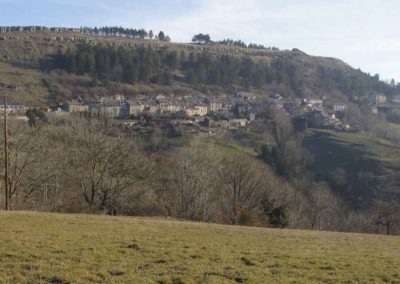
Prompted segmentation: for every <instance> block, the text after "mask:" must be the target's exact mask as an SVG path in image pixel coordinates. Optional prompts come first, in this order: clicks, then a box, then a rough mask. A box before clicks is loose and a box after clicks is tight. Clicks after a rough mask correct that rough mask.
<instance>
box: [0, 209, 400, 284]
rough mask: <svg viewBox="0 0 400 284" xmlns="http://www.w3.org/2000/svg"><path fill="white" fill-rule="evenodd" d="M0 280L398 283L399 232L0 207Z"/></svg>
mask: <svg viewBox="0 0 400 284" xmlns="http://www.w3.org/2000/svg"><path fill="white" fill-rule="evenodd" d="M0 240H1V241H0V279H1V282H2V283H15V282H20V283H133V282H134V283H266V282H275V283H322V282H323V283H338V282H341V283H384V282H386V283H398V282H399V281H400V275H399V272H398V267H399V266H400V258H399V257H398V256H399V254H400V242H399V238H398V237H385V236H375V235H358V234H342V233H327V232H311V231H296V230H274V229H263V228H250V227H232V226H222V225H213V224H206V223H192V222H180V221H176V220H168V219H161V218H129V217H106V216H87V215H62V214H47V213H33V212H30V213H27V212H12V213H6V212H0Z"/></svg>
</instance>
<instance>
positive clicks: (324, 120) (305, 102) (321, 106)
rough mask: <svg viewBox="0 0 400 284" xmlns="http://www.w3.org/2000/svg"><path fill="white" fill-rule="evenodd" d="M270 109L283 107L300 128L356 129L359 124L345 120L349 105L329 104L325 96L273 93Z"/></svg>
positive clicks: (340, 103)
mask: <svg viewBox="0 0 400 284" xmlns="http://www.w3.org/2000/svg"><path fill="white" fill-rule="evenodd" d="M269 106H270V109H272V110H274V109H282V110H285V111H286V112H287V114H288V115H289V116H290V117H291V118H292V119H293V120H294V124H295V127H296V128H297V129H298V130H305V129H306V128H307V127H314V128H334V129H337V130H345V131H349V130H353V131H354V130H356V129H358V126H356V125H347V124H345V123H344V122H343V118H344V113H345V111H346V109H347V105H346V104H345V103H342V102H334V103H330V104H327V103H326V101H325V98H323V97H322V98H295V99H284V98H283V97H282V96H281V95H279V94H273V95H271V98H270V99H269Z"/></svg>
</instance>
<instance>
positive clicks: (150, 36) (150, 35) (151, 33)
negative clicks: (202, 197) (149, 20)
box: [149, 30, 154, 39]
mask: <svg viewBox="0 0 400 284" xmlns="http://www.w3.org/2000/svg"><path fill="white" fill-rule="evenodd" d="M153 38H154V32H153V31H152V30H150V31H149V39H153Z"/></svg>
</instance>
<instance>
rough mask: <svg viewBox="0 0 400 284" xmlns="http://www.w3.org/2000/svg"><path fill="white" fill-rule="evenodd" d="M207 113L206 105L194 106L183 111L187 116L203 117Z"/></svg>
mask: <svg viewBox="0 0 400 284" xmlns="http://www.w3.org/2000/svg"><path fill="white" fill-rule="evenodd" d="M207 112H208V107H207V106H206V105H200V104H197V105H194V106H191V107H188V108H186V109H185V113H186V115H187V116H205V115H206V114H207Z"/></svg>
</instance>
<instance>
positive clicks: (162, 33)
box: [157, 31, 166, 41]
mask: <svg viewBox="0 0 400 284" xmlns="http://www.w3.org/2000/svg"><path fill="white" fill-rule="evenodd" d="M157 39H158V40H161V41H165V39H166V36H165V34H164V32H163V31H160V32H159V33H158V36H157Z"/></svg>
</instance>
